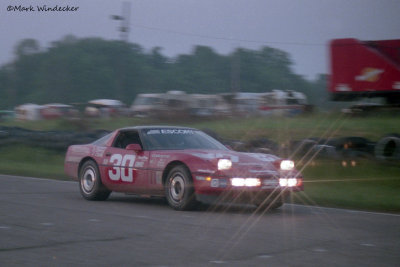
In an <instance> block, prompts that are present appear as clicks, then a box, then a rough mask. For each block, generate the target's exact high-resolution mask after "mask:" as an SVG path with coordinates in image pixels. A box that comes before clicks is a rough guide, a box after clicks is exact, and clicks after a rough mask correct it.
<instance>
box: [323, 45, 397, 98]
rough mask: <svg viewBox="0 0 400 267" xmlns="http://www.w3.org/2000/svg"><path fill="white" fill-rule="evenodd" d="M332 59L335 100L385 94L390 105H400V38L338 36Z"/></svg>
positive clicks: (332, 50) (332, 84)
mask: <svg viewBox="0 0 400 267" xmlns="http://www.w3.org/2000/svg"><path fill="white" fill-rule="evenodd" d="M330 58H331V66H330V67H331V77H330V83H329V91H330V93H331V98H332V100H334V101H354V100H357V99H359V98H363V97H383V98H384V99H385V100H386V104H388V105H399V104H400V39H399V40H380V41H360V40H357V39H335V40H332V41H331V42H330Z"/></svg>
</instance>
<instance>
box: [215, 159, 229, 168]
mask: <svg viewBox="0 0 400 267" xmlns="http://www.w3.org/2000/svg"><path fill="white" fill-rule="evenodd" d="M231 167H232V161H231V160H230V159H220V160H218V170H219V171H222V170H229V169H230V168H231Z"/></svg>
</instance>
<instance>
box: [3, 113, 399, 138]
mask: <svg viewBox="0 0 400 267" xmlns="http://www.w3.org/2000/svg"><path fill="white" fill-rule="evenodd" d="M149 124H163V125H165V124H169V125H182V126H189V127H195V128H200V129H203V128H208V129H211V130H214V131H216V132H217V133H218V134H219V135H221V136H222V137H224V138H230V139H241V140H249V139H253V138H259V137H266V138H269V139H271V140H274V141H277V142H279V143H285V142H286V141H287V140H296V139H302V138H308V137H319V138H329V137H342V136H361V137H365V138H368V139H371V140H373V141H377V140H379V139H380V138H381V137H382V136H384V135H386V134H388V133H400V116H399V115H397V114H394V115H390V114H389V115H388V114H383V115H381V116H367V117H352V116H349V115H344V114H340V113H333V114H328V113H327V114H325V113H316V114H313V115H304V116H297V117H256V118H227V119H186V120H180V121H176V120H173V119H171V120H169V121H165V120H163V121H160V120H155V119H148V118H108V119H84V120H49V121H35V122H29V121H22V122H18V121H15V122H14V121H9V122H2V123H0V126H17V127H22V128H27V129H33V130H93V129H94V130H96V129H105V130H114V129H116V128H121V127H127V126H135V125H149Z"/></svg>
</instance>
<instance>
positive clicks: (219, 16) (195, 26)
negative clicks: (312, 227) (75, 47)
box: [0, 0, 400, 80]
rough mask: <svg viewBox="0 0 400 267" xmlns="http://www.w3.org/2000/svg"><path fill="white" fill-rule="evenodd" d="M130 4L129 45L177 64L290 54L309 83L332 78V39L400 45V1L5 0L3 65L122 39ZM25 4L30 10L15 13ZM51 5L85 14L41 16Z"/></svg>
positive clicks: (0, 14) (0, 17) (0, 24)
mask: <svg viewBox="0 0 400 267" xmlns="http://www.w3.org/2000/svg"><path fill="white" fill-rule="evenodd" d="M123 2H129V3H130V7H131V8H130V10H131V14H130V19H129V21H130V24H129V25H130V32H129V41H130V42H132V43H137V44H139V45H141V46H142V47H143V48H144V49H145V50H146V51H149V50H151V49H152V48H153V47H161V48H162V53H163V54H164V55H166V56H168V57H175V56H177V55H180V54H190V53H191V52H192V49H193V47H194V46H196V45H204V46H209V47H212V48H213V49H214V50H215V51H216V52H217V53H219V54H229V53H230V52H232V51H234V50H235V49H236V48H238V47H241V48H247V49H255V50H258V49H260V48H261V47H263V46H269V47H273V48H277V49H281V50H283V51H285V52H287V53H288V54H289V56H290V59H291V61H292V62H293V66H292V68H293V71H294V72H295V73H296V74H299V75H302V76H303V77H305V78H306V79H309V80H313V79H315V78H316V77H317V75H318V74H321V73H328V72H329V57H328V44H329V40H331V39H335V38H356V39H360V40H383V39H400V15H399V14H400V2H399V1H398V0H124V1H119V0H0V36H1V38H0V51H1V52H0V65H4V64H6V63H9V62H11V61H12V60H13V59H14V47H15V45H16V44H17V43H18V42H19V41H21V40H23V39H25V38H33V39H36V40H37V41H39V43H40V45H41V47H42V48H43V49H46V48H48V47H50V46H51V43H52V42H54V41H58V40H60V39H62V38H63V37H64V36H66V35H69V34H72V35H74V36H76V37H78V38H87V37H100V38H103V39H106V40H115V39H120V34H119V32H118V27H119V26H120V22H119V21H116V20H112V19H111V15H122V14H123V13H122V7H123ZM19 5H21V6H23V7H28V9H29V8H30V7H31V9H30V11H15V10H14V11H13V10H11V11H10V10H9V9H13V8H10V6H11V7H15V6H19ZM44 5H46V6H47V7H55V6H56V5H58V6H59V7H66V6H69V7H78V9H77V10H76V11H68V12H67V11H50V12H43V11H42V12H40V11H39V10H38V6H39V7H43V6H44ZM32 10H33V11H32Z"/></svg>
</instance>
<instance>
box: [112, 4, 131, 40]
mask: <svg viewBox="0 0 400 267" xmlns="http://www.w3.org/2000/svg"><path fill="white" fill-rule="evenodd" d="M130 16H131V3H130V2H123V3H122V12H121V15H112V16H111V19H112V20H119V21H121V25H120V27H119V28H118V31H119V32H120V37H121V40H122V41H125V42H128V41H129V31H130V28H129V25H130Z"/></svg>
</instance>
